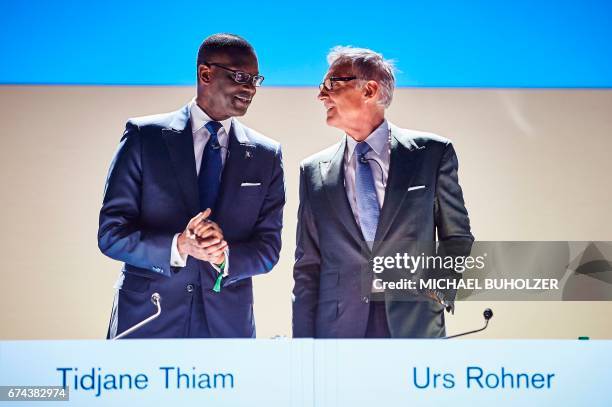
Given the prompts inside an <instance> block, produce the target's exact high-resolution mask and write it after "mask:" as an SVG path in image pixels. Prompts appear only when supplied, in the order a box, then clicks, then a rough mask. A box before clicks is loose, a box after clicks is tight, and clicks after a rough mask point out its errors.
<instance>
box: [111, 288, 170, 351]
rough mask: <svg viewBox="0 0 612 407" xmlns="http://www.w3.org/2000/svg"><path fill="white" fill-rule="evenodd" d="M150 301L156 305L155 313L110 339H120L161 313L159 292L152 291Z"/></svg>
mask: <svg viewBox="0 0 612 407" xmlns="http://www.w3.org/2000/svg"><path fill="white" fill-rule="evenodd" d="M151 302H152V303H153V304H154V305H155V306H156V307H157V312H156V313H155V314H153V315H151V316H150V317H149V318H147V319H145V320H142V321H140V322H139V323H137V324H136V325H134V326H132V327H130V328H128V329H126V330H125V331H123V332H121V333H120V334H119V335H117V336H115V337H114V338H111V340H113V341H114V340H116V339H121V338H123V337H125V336H127V335H129V334H131V333H132V332H134V331H136V330H138V329H140V328H142V327H143V326H145V325H146V324H148V323H149V322H151V321H153V320H154V319H155V318H157V317H158V316H159V315H160V314H161V295H159V293H153V295H151Z"/></svg>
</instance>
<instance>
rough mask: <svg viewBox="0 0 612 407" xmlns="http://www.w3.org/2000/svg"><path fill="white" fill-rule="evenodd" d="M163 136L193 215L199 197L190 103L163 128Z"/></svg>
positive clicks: (190, 212)
mask: <svg viewBox="0 0 612 407" xmlns="http://www.w3.org/2000/svg"><path fill="white" fill-rule="evenodd" d="M162 137H163V138H164V141H165V142H166V147H167V148H168V152H169V154H170V161H171V163H172V168H173V169H174V175H175V176H176V180H177V182H178V184H179V187H180V189H181V193H182V197H183V201H184V203H185V206H186V208H187V210H188V212H189V214H190V216H193V215H194V214H196V213H197V212H198V210H199V197H198V179H197V172H196V163H195V155H194V152H193V135H192V132H191V121H190V119H189V105H187V106H185V107H184V108H183V109H182V110H180V111H178V112H177V113H176V116H175V118H174V119H173V121H172V122H171V124H170V126H169V128H165V129H162Z"/></svg>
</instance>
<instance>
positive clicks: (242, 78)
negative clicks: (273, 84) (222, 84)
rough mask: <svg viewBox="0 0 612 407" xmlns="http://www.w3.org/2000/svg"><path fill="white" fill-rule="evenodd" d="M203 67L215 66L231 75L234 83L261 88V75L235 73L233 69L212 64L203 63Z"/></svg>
mask: <svg viewBox="0 0 612 407" xmlns="http://www.w3.org/2000/svg"><path fill="white" fill-rule="evenodd" d="M203 65H206V66H211V65H212V66H216V67H218V68H221V69H225V70H226V71H230V72H231V73H232V75H231V77H232V79H233V80H234V82H236V83H251V84H253V86H258V87H259V86H261V83H262V82H263V80H264V77H263V76H261V75H251V74H250V73H246V72H242V71H237V70H235V69H231V68H228V67H226V66H223V65H219V64H216V63H214V62H203Z"/></svg>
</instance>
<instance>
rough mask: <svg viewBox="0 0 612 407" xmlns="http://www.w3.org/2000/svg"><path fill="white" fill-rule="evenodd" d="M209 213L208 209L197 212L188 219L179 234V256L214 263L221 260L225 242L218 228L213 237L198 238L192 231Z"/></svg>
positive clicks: (206, 218)
mask: <svg viewBox="0 0 612 407" xmlns="http://www.w3.org/2000/svg"><path fill="white" fill-rule="evenodd" d="M210 214H211V210H210V209H206V210H205V211H203V212H200V213H198V214H197V215H196V216H194V217H193V218H192V219H191V220H190V221H189V223H188V224H187V227H186V228H185V230H184V231H183V232H182V233H181V234H180V235H179V237H178V239H177V248H178V251H179V253H180V254H181V256H183V257H184V256H185V255H189V256H192V257H195V258H196V259H199V260H203V261H208V262H211V263H214V264H219V263H222V262H223V259H224V255H225V249H226V248H227V242H226V241H225V240H224V239H223V235H222V234H221V233H220V230H219V232H218V233H217V234H216V235H215V236H214V237H210V238H207V239H200V238H198V236H197V235H196V234H195V233H194V230H195V229H196V228H197V227H198V226H199V225H201V224H202V223H205V222H208V217H209V216H210Z"/></svg>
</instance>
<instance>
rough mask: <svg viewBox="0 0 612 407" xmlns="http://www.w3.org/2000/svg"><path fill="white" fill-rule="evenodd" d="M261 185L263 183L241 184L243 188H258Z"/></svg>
mask: <svg viewBox="0 0 612 407" xmlns="http://www.w3.org/2000/svg"><path fill="white" fill-rule="evenodd" d="M260 185H261V182H243V183H242V184H240V186H241V187H258V186H260Z"/></svg>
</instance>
